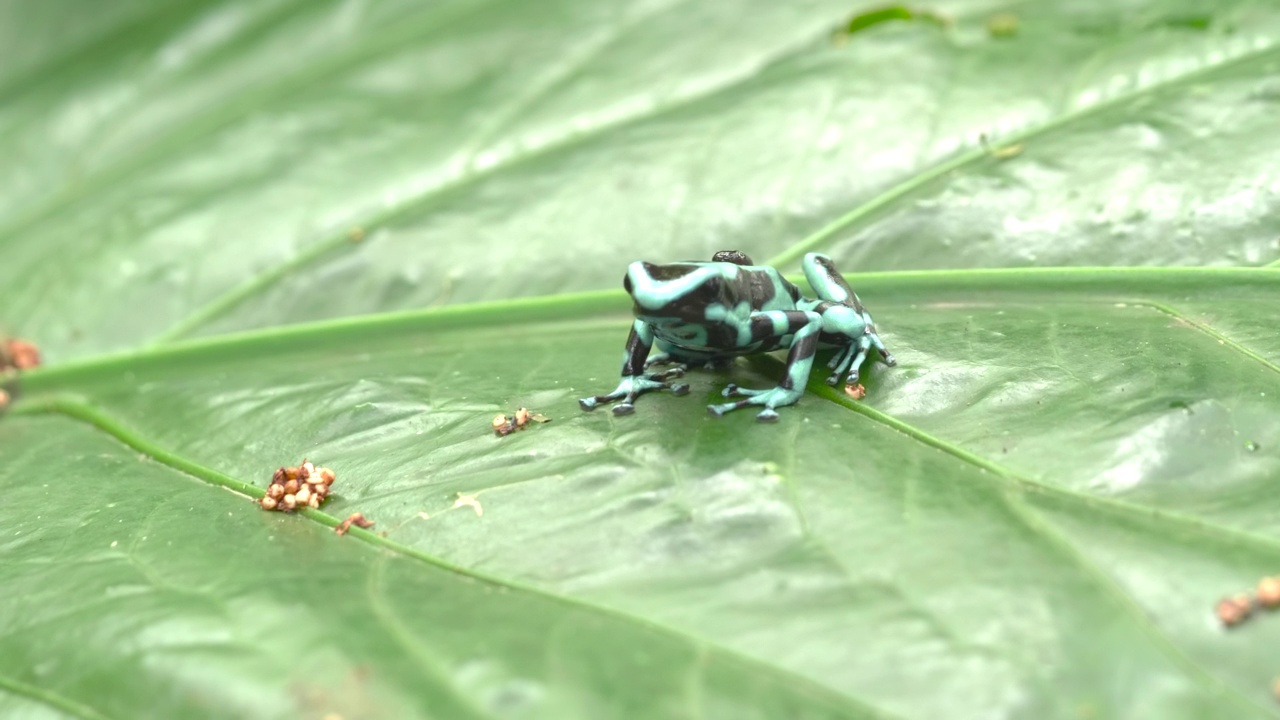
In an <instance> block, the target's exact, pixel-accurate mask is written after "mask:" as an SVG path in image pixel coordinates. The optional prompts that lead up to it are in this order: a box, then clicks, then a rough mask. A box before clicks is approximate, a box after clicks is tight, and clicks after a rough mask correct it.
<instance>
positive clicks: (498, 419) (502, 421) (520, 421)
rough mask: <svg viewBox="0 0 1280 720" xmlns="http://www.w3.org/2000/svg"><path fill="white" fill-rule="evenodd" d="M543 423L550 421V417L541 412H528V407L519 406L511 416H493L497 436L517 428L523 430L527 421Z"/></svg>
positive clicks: (508, 433) (504, 434)
mask: <svg viewBox="0 0 1280 720" xmlns="http://www.w3.org/2000/svg"><path fill="white" fill-rule="evenodd" d="M530 421H532V422H537V423H545V422H551V418H549V417H547V416H546V415H543V414H542V413H535V412H529V408H520V409H519V410H516V414H515V415H512V416H511V417H507V416H506V415H494V416H493V431H494V432H495V433H497V434H498V437H503V436H506V435H510V434H511V433H513V432H515V431H517V430H523V429H525V427H526V426H527V425H528V424H529V422H530Z"/></svg>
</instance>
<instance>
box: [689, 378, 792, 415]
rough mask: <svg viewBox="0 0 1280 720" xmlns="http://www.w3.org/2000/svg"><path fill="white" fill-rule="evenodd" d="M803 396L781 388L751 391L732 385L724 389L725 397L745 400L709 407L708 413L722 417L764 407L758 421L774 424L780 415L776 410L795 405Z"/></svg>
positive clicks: (789, 389)
mask: <svg viewBox="0 0 1280 720" xmlns="http://www.w3.org/2000/svg"><path fill="white" fill-rule="evenodd" d="M802 394H803V392H802V391H800V390H795V389H792V388H784V387H781V386H779V387H775V388H769V389H768V390H750V389H747V388H740V387H738V386H737V385H730V386H729V387H727V388H725V389H724V396H725V397H742V398H743V399H741V400H738V401H736V402H731V403H724V404H722V405H708V406H707V412H709V413H711V414H712V415H715V416H716V417H720V416H722V415H724V414H725V413H727V412H730V411H732V410H737V409H739V408H744V407H747V406H748V405H763V406H764V409H763V410H761V411H760V412H759V413H757V414H756V419H757V420H759V421H761V422H773V421H775V420H777V419H778V413H777V412H776V411H775V410H774V408H778V407H782V406H784V405H794V404H795V403H796V401H797V400H799V399H800V396H801V395H802Z"/></svg>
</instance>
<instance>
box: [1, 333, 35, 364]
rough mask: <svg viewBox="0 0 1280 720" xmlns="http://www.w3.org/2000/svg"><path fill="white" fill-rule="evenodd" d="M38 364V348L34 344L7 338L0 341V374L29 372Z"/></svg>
mask: <svg viewBox="0 0 1280 720" xmlns="http://www.w3.org/2000/svg"><path fill="white" fill-rule="evenodd" d="M39 364H40V348H38V347H36V345H35V343H31V342H27V341H26V340H19V339H18V338H8V339H4V340H0V372H4V371H6V370H30V369H31V368H33V367H36V366H38V365H39Z"/></svg>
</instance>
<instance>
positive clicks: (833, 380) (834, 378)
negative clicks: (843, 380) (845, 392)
mask: <svg viewBox="0 0 1280 720" xmlns="http://www.w3.org/2000/svg"><path fill="white" fill-rule="evenodd" d="M826 382H827V384H828V385H830V386H832V387H835V386H836V385H838V384H839V383H840V373H832V374H830V375H828V376H827V380H826Z"/></svg>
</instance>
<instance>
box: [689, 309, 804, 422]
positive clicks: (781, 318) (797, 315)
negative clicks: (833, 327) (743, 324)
mask: <svg viewBox="0 0 1280 720" xmlns="http://www.w3.org/2000/svg"><path fill="white" fill-rule="evenodd" d="M821 329H822V317H821V316H820V315H818V313H815V312H807V311H803V310H785V311H784V310H771V311H766V312H757V313H752V315H751V335H752V340H754V341H761V340H765V339H768V338H773V337H781V336H783V335H793V336H794V337H793V338H792V342H791V352H790V353H788V355H787V374H786V375H785V376H784V377H783V378H782V382H780V383H778V386H777V387H774V388H769V389H767V390H751V389H747V388H740V387H738V386H737V385H730V386H729V387H727V388H725V389H724V395H725V397H734V396H739V397H742V398H743V399H742V400H738V401H736V402H731V403H724V404H721V405H708V406H707V411H708V412H710V413H711V414H712V415H715V416H716V417H719V416H721V415H724V414H725V413H727V412H730V411H732V410H738V409H740V408H744V407H747V406H748V405H763V406H764V409H763V410H761V411H760V412H759V413H758V414H757V415H756V419H757V420H761V421H764V422H772V421H774V420H777V419H778V413H777V411H776V410H775V409H774V408H778V407H782V406H784V405H794V404H795V402H796V401H797V400H799V399H800V396H801V395H803V394H804V386H805V384H806V383H808V382H809V372H810V371H811V370H812V369H813V356H814V353H816V352H817V350H818V332H819V330H821Z"/></svg>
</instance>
